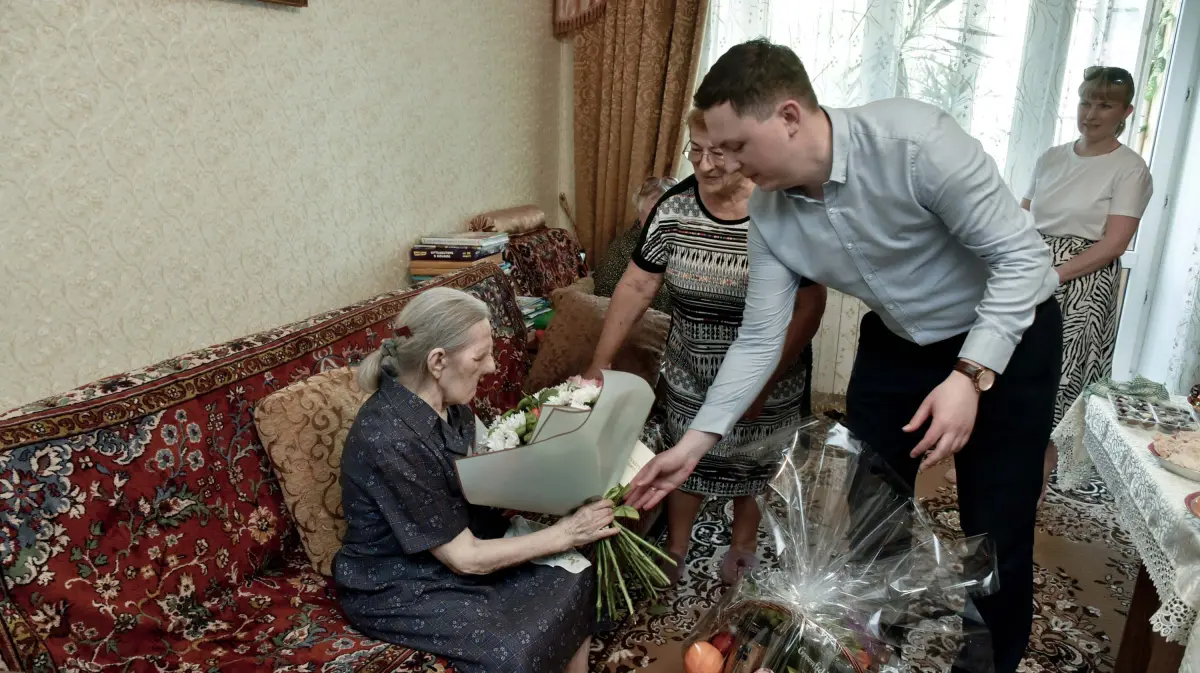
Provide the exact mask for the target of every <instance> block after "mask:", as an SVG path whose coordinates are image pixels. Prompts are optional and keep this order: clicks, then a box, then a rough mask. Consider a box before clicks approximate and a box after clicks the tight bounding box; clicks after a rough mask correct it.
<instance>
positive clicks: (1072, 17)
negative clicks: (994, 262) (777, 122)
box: [700, 0, 1178, 195]
mask: <svg viewBox="0 0 1200 673" xmlns="http://www.w3.org/2000/svg"><path fill="white" fill-rule="evenodd" d="M1155 1H1156V0H1078V2H1076V3H1067V2H1058V1H1055V2H1051V1H1049V0H805V2H791V1H788V0H712V1H711V2H710V12H711V14H710V17H709V29H708V34H707V37H706V42H705V48H704V54H703V58H702V59H701V70H702V71H701V73H700V75H701V76H703V74H704V72H705V71H707V66H708V64H711V63H712V62H713V61H715V60H716V58H717V57H719V56H720V55H721V54H722V53H724V52H725V50H727V49H728V48H729V47H731V46H733V45H734V44H737V43H739V42H743V41H745V40H748V39H752V38H754V37H759V36H766V37H768V38H770V39H771V40H772V41H774V42H778V43H782V44H787V45H789V46H790V47H792V49H794V50H795V51H796V53H797V54H799V55H800V58H801V59H802V60H803V61H804V64H805V66H806V68H807V69H808V71H809V76H810V77H811V78H812V80H813V87H814V88H815V90H816V92H817V96H818V98H819V99H820V100H821V102H822V103H824V104H827V105H831V106H835V107H846V106H853V105H860V104H863V103H866V102H869V101H872V100H878V99H881V98H888V97H892V96H904V97H909V98H915V99H918V100H923V101H926V102H928V103H931V104H934V105H937V106H938V107H940V108H942V109H944V110H946V111H947V112H949V113H951V114H952V115H953V116H954V117H955V118H956V119H957V120H958V121H959V123H960V124H962V126H963V128H964V129H966V130H967V131H969V132H970V133H971V134H972V135H973V136H975V137H976V138H978V139H979V140H980V142H982V143H983V145H984V147H985V148H986V149H987V151H988V152H989V153H990V154H991V155H992V157H993V158H995V160H996V163H997V164H998V165H999V167H1000V170H1001V172H1002V173H1003V174H1004V176H1005V178H1006V179H1007V180H1008V181H1009V184H1010V186H1011V187H1012V189H1013V192H1014V193H1016V194H1018V195H1020V194H1023V193H1024V191H1025V189H1026V187H1027V186H1028V183H1029V180H1030V178H1031V177H1032V173H1033V166H1034V162H1036V160H1037V157H1038V156H1039V155H1040V154H1041V153H1042V152H1044V151H1045V150H1046V149H1047V148H1049V147H1051V146H1052V145H1055V144H1059V143H1063V142H1068V141H1069V140H1070V139H1071V138H1073V137H1075V135H1076V133H1077V131H1076V129H1075V109H1076V93H1075V92H1076V90H1077V87H1078V84H1079V80H1080V78H1081V77H1082V73H1083V70H1084V69H1085V68H1086V67H1087V66H1090V65H1096V64H1104V65H1117V66H1121V67H1123V68H1125V69H1127V70H1129V71H1131V72H1134V73H1142V75H1143V77H1145V78H1152V77H1153V72H1152V71H1151V70H1150V69H1149V68H1144V67H1142V64H1143V61H1146V62H1147V63H1149V60H1148V59H1143V53H1144V52H1146V51H1147V48H1146V45H1147V40H1144V39H1143V38H1142V36H1143V35H1144V34H1146V32H1147V28H1148V27H1149V26H1148V25H1147V24H1148V22H1147V20H1146V17H1147V12H1148V11H1152V12H1154V13H1155V14H1156V15H1157V13H1158V12H1159V10H1158V9H1157V8H1156V7H1152V6H1151V5H1150V3H1155ZM1171 2H1172V3H1177V2H1178V0H1171ZM1168 4H1171V3H1168ZM1163 11H1166V12H1169V11H1170V10H1163ZM1166 32H1170V31H1166ZM1164 34H1165V33H1164ZM1160 71H1161V69H1160ZM1151 81H1153V80H1151ZM1141 88H1143V87H1139V89H1141ZM1145 118H1150V117H1149V116H1147V117H1145ZM1130 126H1131V127H1132V128H1131V129H1130V130H1129V131H1127V132H1126V136H1127V138H1129V137H1130V136H1134V135H1135V134H1138V132H1139V129H1140V128H1141V124H1138V123H1135V124H1131V125H1130ZM1137 138H1141V135H1137ZM1146 146H1147V147H1149V146H1150V144H1149V143H1147V144H1146Z"/></svg>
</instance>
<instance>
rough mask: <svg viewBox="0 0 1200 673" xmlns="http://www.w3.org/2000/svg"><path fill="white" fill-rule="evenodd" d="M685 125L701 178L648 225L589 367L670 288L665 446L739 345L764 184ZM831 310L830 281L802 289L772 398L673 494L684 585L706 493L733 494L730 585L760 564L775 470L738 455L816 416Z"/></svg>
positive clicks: (676, 192)
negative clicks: (760, 469) (816, 346)
mask: <svg viewBox="0 0 1200 673" xmlns="http://www.w3.org/2000/svg"><path fill="white" fill-rule="evenodd" d="M687 123H688V130H689V131H690V142H689V145H688V148H687V150H686V151H685V152H684V155H685V156H686V157H687V159H688V161H690V162H691V164H692V168H693V169H694V174H693V175H692V176H690V177H688V178H687V179H685V180H683V181H682V182H680V183H679V184H678V185H676V186H674V187H672V188H671V189H670V190H668V191H667V192H666V194H664V195H663V197H662V198H661V199H659V201H658V203H657V204H656V205H655V206H654V208H653V210H651V211H650V213H649V215H648V217H647V218H646V220H645V221H646V224H645V226H644V227H642V231H641V238H640V240H639V241H638V243H637V247H636V248H635V249H634V251H633V257H632V261H631V262H630V263H629V266H628V267H627V268H626V270H625V273H624V275H623V276H622V277H621V281H620V282H619V283H618V284H617V288H616V290H615V292H614V293H613V297H612V301H611V303H610V304H609V308H608V313H607V315H606V316H605V321H604V330H603V332H602V333H601V336H600V341H599V343H598V344H597V346H596V353H595V355H594V356H593V359H592V366H591V368H590V370H589V375H590V376H597V375H598V374H599V371H600V370H601V369H607V368H609V367H610V363H611V362H612V360H613V357H614V356H615V355H616V353H617V351H619V350H620V348H621V346H622V344H623V343H624V342H625V339H626V337H627V336H628V335H629V332H630V329H631V327H632V326H633V325H635V324H637V322H638V321H639V320H640V319H641V316H642V314H643V313H644V312H645V311H646V308H647V307H648V306H649V305H650V302H651V301H652V300H653V298H654V297H655V295H656V294H657V293H658V291H659V288H660V287H662V286H664V285H665V286H666V288H667V290H668V294H669V296H670V305H671V306H670V314H671V330H670V333H669V335H668V337H667V345H666V349H665V353H664V361H663V368H662V381H661V391H662V392H661V395H660V398H659V400H658V406H659V409H658V412H657V413H659V414H661V416H662V421H663V422H662V428H663V435H664V436H663V443H664V446H666V447H669V446H673V445H674V444H675V443H676V442H678V441H679V439H680V438H681V437H682V436H683V434H684V432H686V431H687V429H688V426H689V425H690V424H691V422H692V419H693V418H694V417H695V416H696V413H697V412H698V411H699V410H700V407H701V406H702V405H703V404H704V397H705V394H706V393H707V392H708V388H709V386H710V385H711V384H712V381H713V378H714V377H715V376H716V375H717V371H718V370H719V369H720V367H721V362H722V361H723V360H724V358H725V352H726V351H727V350H728V349H729V346H730V345H731V344H732V343H733V342H734V340H735V339H736V338H737V335H738V328H739V327H740V326H741V323H742V311H743V309H744V308H745V299H746V288H747V284H748V282H749V275H750V272H749V266H748V263H747V254H746V237H747V232H748V231H749V225H750V218H749V209H748V208H749V202H750V194H751V192H753V191H754V183H753V182H751V181H750V180H748V179H747V178H746V177H745V176H743V175H741V174H739V173H736V172H730V171H727V170H726V169H725V162H724V157H723V155H722V154H721V153H720V152H719V151H717V150H716V149H715V146H714V145H713V144H712V142H710V140H709V136H708V130H707V128H706V127H705V125H704V117H703V115H702V114H700V112H699V111H693V112H692V113H691V114H690V115H689V116H688V120H687ZM824 310H825V288H824V287H823V286H820V285H815V284H812V283H808V284H807V286H806V287H802V288H801V289H800V291H799V292H798V293H797V297H796V302H795V305H794V310H793V311H792V316H791V323H790V326H789V328H788V333H787V341H786V344H785V346H784V348H783V353H782V355H781V357H780V360H779V363H778V365H777V366H776V368H775V371H774V375H773V376H772V377H771V379H770V381H769V382H768V383H767V385H766V386H765V387H764V388H763V392H762V394H760V395H759V397H758V399H757V400H755V402H754V404H753V405H752V406H751V407H750V410H749V411H747V413H746V415H745V417H744V418H743V419H742V421H741V422H740V423H738V424H737V425H736V426H735V427H734V429H733V430H732V431H731V432H730V433H728V434H726V435H725V436H724V438H723V439H722V441H721V443H720V444H718V445H717V446H716V448H715V449H714V450H713V451H710V452H709V453H708V454H707V455H706V456H705V457H704V458H702V459H700V463H699V464H698V465H697V467H696V470H695V471H694V472H693V473H692V475H691V476H690V477H689V478H688V480H687V481H686V482H684V484H683V486H682V487H681V488H680V489H679V490H676V491H674V492H672V493H671V494H670V495H669V496H668V501H667V551H668V553H669V554H670V555H671V556H672V557H673V558H674V559H675V560H676V561H677V562H678V565H677V566H674V567H671V566H668V567H666V568H664V570H665V571H666V572H668V573H669V574H671V575H672V579H673V580H674V581H678V579H679V572H680V569H682V567H683V563H684V560H685V557H686V555H687V549H688V543H689V541H690V539H691V533H692V525H693V523H694V522H695V519H696V514H697V513H698V512H699V510H700V506H701V504H702V503H703V501H704V498H705V497H706V496H715V497H720V498H732V499H733V530H732V540H731V545H730V549H729V552H728V553H727V554H726V555H725V558H724V561H723V562H722V564H721V577H722V579H723V580H724V581H725V582H727V583H732V582H733V581H734V580H736V579H737V577H738V575H739V574H740V573H741V572H742V571H744V570H746V569H747V568H750V567H753V566H754V565H756V564H757V558H756V549H757V542H758V539H757V537H758V522H759V519H760V513H759V511H758V507H757V505H756V504H755V502H754V495H755V494H756V493H758V492H760V491H761V490H762V489H763V488H765V486H766V482H767V480H768V478H769V477H770V475H769V474H765V473H762V474H760V473H757V472H754V471H752V470H750V469H748V468H747V467H746V466H745V465H744V464H742V463H740V462H739V461H738V460H737V459H736V457H734V456H733V455H731V452H733V450H735V449H737V448H738V447H741V446H744V445H745V444H748V443H750V442H754V441H757V440H760V439H763V438H766V437H767V436H769V435H770V434H772V433H773V432H775V431H777V430H780V429H782V428H785V427H787V426H788V425H791V424H793V423H795V422H797V421H798V420H800V419H801V418H803V417H805V416H807V415H809V414H810V413H811V406H812V404H811V392H810V390H809V379H810V375H811V372H812V349H811V348H809V347H808V346H809V342H811V341H812V338H813V335H814V334H816V331H817V327H818V326H819V325H820V322H821V314H822V313H823V312H824ZM656 448H662V447H656Z"/></svg>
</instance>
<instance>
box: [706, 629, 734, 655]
mask: <svg viewBox="0 0 1200 673" xmlns="http://www.w3.org/2000/svg"><path fill="white" fill-rule="evenodd" d="M708 642H710V643H712V646H713V647H715V648H717V650H718V651H719V652H720V653H721V656H723V657H724V656H728V654H729V651H730V650H732V649H733V634H732V633H729V632H728V631H722V632H720V633H718V634H717V635H715V636H713V637H712V639H711V640H709V641H708Z"/></svg>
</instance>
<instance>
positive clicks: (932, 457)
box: [904, 372, 979, 472]
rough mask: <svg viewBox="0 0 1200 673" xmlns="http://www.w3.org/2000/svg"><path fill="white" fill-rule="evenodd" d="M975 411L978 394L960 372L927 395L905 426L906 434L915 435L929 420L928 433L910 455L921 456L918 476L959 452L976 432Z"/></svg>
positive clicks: (977, 409)
mask: <svg viewBox="0 0 1200 673" xmlns="http://www.w3.org/2000/svg"><path fill="white" fill-rule="evenodd" d="M978 411H979V392H978V391H977V390H975V383H974V382H973V381H971V379H970V378H968V377H967V376H966V375H965V374H962V373H960V372H952V373H951V374H950V377H949V378H947V379H946V380H945V381H943V382H942V384H941V385H939V386H938V387H937V388H934V389H933V392H931V393H929V395H928V396H927V397H926V398H925V401H924V402H922V403H921V407H920V408H919V409H917V413H916V414H915V415H914V416H913V417H912V420H911V421H909V422H908V425H906V426H904V431H905V432H916V431H917V430H920V429H921V426H923V425H925V421H927V420H930V418H931V417H932V422H931V423H930V425H929V430H928V431H927V432H926V433H925V436H924V437H923V438H922V439H921V441H920V443H918V444H917V446H916V448H914V449H913V450H912V454H910V455H911V456H912V457H913V458H920V457H921V455H922V454H924V456H925V457H924V459H923V460H921V466H920V468H918V469H919V470H920V471H921V472H924V471H925V470H927V469H929V468H930V467H931V466H933V465H936V464H937V463H940V462H942V461H943V460H945V459H947V458H949V457H951V456H953V455H954V454H956V453H958V452H959V451H961V450H962V447H963V446H964V445H965V444H966V443H967V440H968V439H970V438H971V431H972V430H974V429H975V414H976V413H977V412H978Z"/></svg>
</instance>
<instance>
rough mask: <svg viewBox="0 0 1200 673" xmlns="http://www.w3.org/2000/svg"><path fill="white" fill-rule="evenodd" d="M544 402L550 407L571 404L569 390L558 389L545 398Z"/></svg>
mask: <svg viewBox="0 0 1200 673" xmlns="http://www.w3.org/2000/svg"><path fill="white" fill-rule="evenodd" d="M546 404H547V405H549V406H552V407H567V406H570V405H571V393H570V391H559V392H556V393H554V394H553V395H551V396H550V397H548V398H546Z"/></svg>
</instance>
